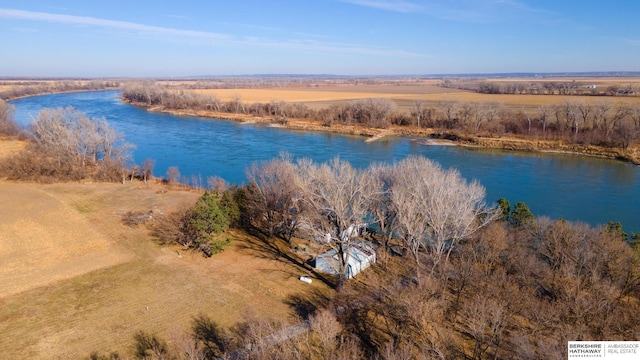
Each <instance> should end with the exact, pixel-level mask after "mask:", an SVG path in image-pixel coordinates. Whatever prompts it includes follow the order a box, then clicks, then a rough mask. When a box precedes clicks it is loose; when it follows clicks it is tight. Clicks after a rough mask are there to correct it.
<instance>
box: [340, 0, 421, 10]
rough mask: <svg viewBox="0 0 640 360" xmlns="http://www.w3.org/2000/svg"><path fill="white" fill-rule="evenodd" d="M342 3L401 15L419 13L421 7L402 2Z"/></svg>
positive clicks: (361, 0) (355, 0) (365, 0)
mask: <svg viewBox="0 0 640 360" xmlns="http://www.w3.org/2000/svg"><path fill="white" fill-rule="evenodd" d="M342 2H345V3H349V4H354V5H359V6H364V7H369V8H374V9H380V10H387V11H395V12H402V13H410V12H419V11H421V10H422V6H420V5H417V4H414V3H411V2H408V1H403V0H342Z"/></svg>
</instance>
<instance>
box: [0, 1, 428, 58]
mask: <svg viewBox="0 0 640 360" xmlns="http://www.w3.org/2000/svg"><path fill="white" fill-rule="evenodd" d="M0 18H5V19H19V20H30V21H41V22H53V23H60V24H71V25H83V26H92V27H100V28H109V29H119V30H124V31H133V32H139V33H141V34H143V35H149V34H151V35H161V36H163V37H166V36H176V37H182V38H188V39H196V40H205V41H211V42H213V43H215V44H228V45H243V46H251V47H263V48H279V49H287V50H293V51H313V52H325V53H326V52H331V53H347V54H364V55H376V56H396V57H398V56H400V57H424V56H426V55H424V54H419V53H413V52H409V51H404V50H398V49H381V48H370V47H363V46H360V45H356V44H344V43H328V42H319V41H317V40H313V39H306V40H305V39H302V40H300V39H295V40H294V39H292V40H272V39H267V38H261V37H253V36H246V37H238V36H233V35H229V34H222V33H215V32H207V31H197V30H183V29H176V28H170V27H162V26H150V25H144V24H138V23H133V22H127V21H118V20H108V19H100V18H94V17H87V16H74V15H64V14H51V13H44V12H33V11H24V10H15V9H4V8H0Z"/></svg>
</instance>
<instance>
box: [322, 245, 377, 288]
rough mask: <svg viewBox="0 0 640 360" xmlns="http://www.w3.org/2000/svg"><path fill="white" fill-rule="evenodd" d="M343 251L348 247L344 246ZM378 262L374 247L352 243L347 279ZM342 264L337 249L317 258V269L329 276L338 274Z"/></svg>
mask: <svg viewBox="0 0 640 360" xmlns="http://www.w3.org/2000/svg"><path fill="white" fill-rule="evenodd" d="M342 249H343V250H345V251H344V252H345V256H346V252H347V251H346V249H347V245H343V247H342ZM375 262H376V251H375V249H374V248H373V246H372V245H370V244H368V243H367V242H365V241H360V242H356V243H352V244H350V245H349V260H348V261H347V279H351V278H352V277H354V276H356V275H358V274H359V273H360V272H362V271H363V270H364V269H366V268H368V267H369V266H371V265H372V264H373V263H375ZM339 268H340V264H339V263H338V254H337V253H336V250H335V249H331V250H329V251H327V252H325V253H322V254H320V255H318V256H317V257H316V264H315V269H316V270H318V271H322V272H325V273H328V274H334V275H339V274H338V269H339Z"/></svg>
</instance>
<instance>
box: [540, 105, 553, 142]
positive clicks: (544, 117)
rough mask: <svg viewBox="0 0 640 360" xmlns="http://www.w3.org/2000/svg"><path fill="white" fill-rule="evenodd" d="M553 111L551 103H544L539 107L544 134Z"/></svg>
mask: <svg viewBox="0 0 640 360" xmlns="http://www.w3.org/2000/svg"><path fill="white" fill-rule="evenodd" d="M552 112H553V109H552V107H551V106H549V105H543V106H541V107H539V108H538V114H539V119H540V123H541V124H542V134H543V135H544V134H545V131H546V129H547V123H548V122H549V118H550V117H551V114H552Z"/></svg>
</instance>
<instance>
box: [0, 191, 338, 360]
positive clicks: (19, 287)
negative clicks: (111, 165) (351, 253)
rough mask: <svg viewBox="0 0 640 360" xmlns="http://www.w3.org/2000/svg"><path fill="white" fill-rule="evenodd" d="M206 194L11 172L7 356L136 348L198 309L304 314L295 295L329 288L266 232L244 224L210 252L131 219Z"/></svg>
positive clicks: (2, 292) (4, 278)
mask: <svg viewBox="0 0 640 360" xmlns="http://www.w3.org/2000/svg"><path fill="white" fill-rule="evenodd" d="M198 196H199V194H198V193H195V192H189V191H182V190H169V191H168V192H167V191H166V188H164V187H162V186H160V185H153V186H144V185H143V184H141V183H136V182H134V183H133V184H126V185H122V184H74V183H69V184H53V185H39V184H22V183H20V184H16V183H11V182H7V181H2V180H0V198H1V199H2V201H0V263H1V264H2V267H0V319H1V321H0V334H2V336H0V349H2V355H1V356H0V357H2V358H7V359H27V358H28V359H78V358H85V357H87V356H88V355H89V353H90V352H91V351H94V350H97V351H101V352H103V353H104V352H108V351H118V352H120V354H122V355H128V354H130V352H131V346H132V339H133V335H134V334H135V333H136V332H137V331H139V330H144V331H147V332H150V333H155V334H158V335H160V336H161V337H163V338H165V339H167V338H168V337H169V336H170V333H171V332H176V331H177V332H181V331H182V332H183V331H189V327H190V323H191V320H192V319H193V317H195V316H197V315H198V314H205V315H208V316H210V317H211V319H213V320H214V321H216V322H217V323H218V324H220V325H221V326H225V327H226V326H231V325H233V324H235V323H236V322H238V321H240V320H241V319H242V318H243V314H247V313H254V314H258V315H263V316H269V317H272V318H274V319H280V320H285V321H289V322H295V321H297V317H296V312H295V309H294V306H293V304H295V303H296V301H298V299H304V298H306V297H307V296H310V295H309V294H310V293H309V291H310V290H320V291H326V289H327V288H326V286H324V285H323V283H322V282H320V281H314V282H313V284H306V283H303V282H301V281H299V280H298V276H300V275H309V274H308V273H306V272H305V271H303V270H302V269H301V268H299V267H296V266H294V265H292V264H291V263H288V262H283V261H281V260H276V257H275V256H274V254H273V252H272V250H269V249H265V248H264V245H262V243H261V242H259V241H258V240H257V239H254V238H251V237H248V236H247V235H244V234H241V233H235V234H234V235H232V236H233V238H234V243H233V246H232V247H231V248H229V249H227V250H225V252H223V253H221V254H218V255H215V256H214V257H212V258H210V259H205V258H203V257H202V256H201V255H199V254H195V253H191V252H185V251H183V250H182V249H181V248H180V247H162V246H159V245H157V244H155V243H154V242H153V240H152V239H151V238H150V237H149V235H148V233H147V231H146V230H145V229H144V228H143V227H139V228H129V227H128V226H125V225H122V224H121V222H120V220H121V217H122V215H123V214H124V213H125V212H126V211H129V210H144V211H146V210H154V211H156V213H166V212H168V211H170V210H171V209H174V208H176V207H177V206H178V205H179V204H181V203H183V202H187V201H188V202H193V201H195V199H196V198H197V197H198ZM270 251H271V252H270ZM147 307H148V311H147V310H146V308H147ZM286 319H288V320H286Z"/></svg>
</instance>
